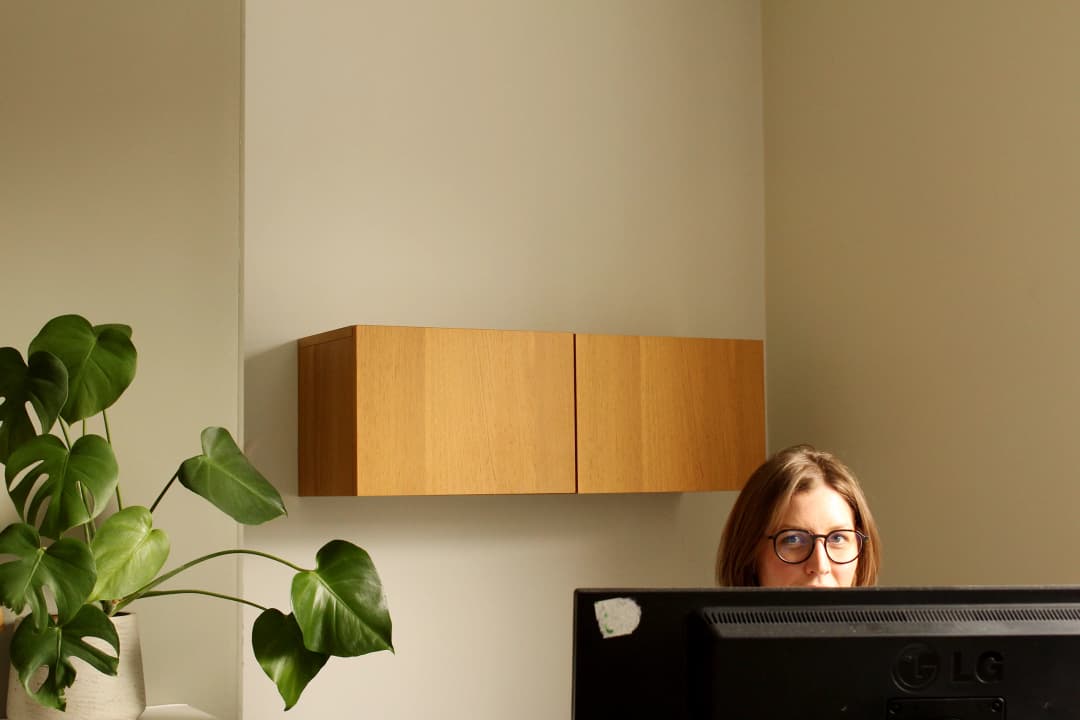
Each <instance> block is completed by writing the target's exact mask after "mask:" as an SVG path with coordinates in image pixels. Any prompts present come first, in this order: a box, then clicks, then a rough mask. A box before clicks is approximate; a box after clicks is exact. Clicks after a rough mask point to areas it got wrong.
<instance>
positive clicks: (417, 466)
mask: <svg viewBox="0 0 1080 720" xmlns="http://www.w3.org/2000/svg"><path fill="white" fill-rule="evenodd" d="M299 353H300V354H299V366H300V367H299V371H300V380H299V382H300V393H301V398H300V418H299V422H300V454H299V458H300V483H299V484H300V494H301V495H356V494H359V495H445V494H510V493H569V492H574V471H575V467H574V462H575V448H574V397H573V377H574V370H573V362H574V359H573V336H572V335H571V334H569V333H540V332H525V331H508V330H469V329H444V328H412V327H391V326H374V325H359V326H354V327H352V328H343V329H341V330H339V331H331V332H330V333H322V334H321V335H319V336H313V337H312V338H305V339H304V340H301V341H300V343H299ZM305 396H306V398H307V399H306V400H305Z"/></svg>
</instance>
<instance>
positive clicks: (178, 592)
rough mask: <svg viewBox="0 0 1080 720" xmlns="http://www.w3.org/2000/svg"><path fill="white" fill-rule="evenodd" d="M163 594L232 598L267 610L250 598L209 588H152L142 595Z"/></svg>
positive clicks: (157, 595)
mask: <svg viewBox="0 0 1080 720" xmlns="http://www.w3.org/2000/svg"><path fill="white" fill-rule="evenodd" d="M162 595H209V596H210V597H216V598H221V599H222V600H232V601H233V602H238V603H243V604H244V605H250V606H251V607H253V608H256V609H257V610H263V611H266V608H265V607H263V606H262V605H260V604H258V603H255V602H252V601H250V600H245V599H244V598H240V597H234V596H232V595H223V594H221V593H216V592H210V591H209V590H187V589H185V590H151V591H149V592H147V593H144V594H143V595H142V597H144V598H148V597H161V596H162Z"/></svg>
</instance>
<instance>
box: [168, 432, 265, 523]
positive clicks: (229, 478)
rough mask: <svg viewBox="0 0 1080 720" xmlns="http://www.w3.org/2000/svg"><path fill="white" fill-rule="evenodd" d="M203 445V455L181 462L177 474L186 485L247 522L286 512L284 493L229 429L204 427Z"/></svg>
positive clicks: (255, 521) (241, 520) (262, 520)
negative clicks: (280, 491)
mask: <svg viewBox="0 0 1080 720" xmlns="http://www.w3.org/2000/svg"><path fill="white" fill-rule="evenodd" d="M202 448H203V454H202V455H196V456H195V457H192V458H188V459H187V460H185V461H184V462H183V463H182V464H181V465H180V470H179V471H178V475H179V478H180V483H181V484H182V485H183V486H184V487H186V488H187V489H189V490H191V491H192V492H194V493H197V494H199V495H201V496H202V497H204V498H206V499H207V500H209V501H210V502H212V503H213V504H214V505H216V506H217V508H218V509H219V510H221V511H222V512H224V513H226V514H227V515H228V516H229V517H231V518H232V519H233V520H236V521H237V522H241V523H244V524H245V525H258V524H259V523H263V522H266V521H267V520H273V519H274V518H276V517H281V516H282V515H284V514H285V503H283V502H282V500H281V494H280V493H278V491H277V490H276V489H275V488H274V486H273V485H271V484H270V483H269V482H268V481H267V479H266V478H264V477H263V476H262V473H260V472H259V471H258V470H256V469H255V466H254V465H252V464H251V463H250V462H249V461H248V459H247V458H246V457H244V453H242V452H241V451H240V448H239V447H237V446H236V442H235V441H234V440H233V439H232V435H230V434H229V431H228V430H225V429H224V428H219V427H208V428H206V429H205V430H203V431H202Z"/></svg>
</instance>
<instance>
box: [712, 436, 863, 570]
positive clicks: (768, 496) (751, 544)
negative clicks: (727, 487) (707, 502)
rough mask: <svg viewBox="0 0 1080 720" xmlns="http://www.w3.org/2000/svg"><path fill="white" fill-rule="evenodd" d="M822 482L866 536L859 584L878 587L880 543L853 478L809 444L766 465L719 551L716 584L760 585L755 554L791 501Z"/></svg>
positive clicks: (732, 517)
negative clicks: (844, 504)
mask: <svg viewBox="0 0 1080 720" xmlns="http://www.w3.org/2000/svg"><path fill="white" fill-rule="evenodd" d="M818 483H824V484H826V485H828V486H829V487H830V488H832V489H833V490H835V491H836V492H838V493H840V495H842V496H843V498H844V499H845V500H847V503H848V505H850V506H851V510H852V512H853V513H854V515H855V529H856V530H858V531H860V532H861V533H863V534H864V535H866V536H867V540H866V546H865V547H864V548H863V554H862V555H861V556H860V557H859V564H858V567H857V568H856V569H855V585H874V584H876V583H877V575H878V568H879V567H880V565H881V540H880V538H879V537H878V530H877V525H876V524H875V523H874V517H873V515H871V514H870V506H869V505H868V504H867V502H866V497H865V496H864V495H863V491H862V488H861V487H860V486H859V481H858V480H857V479H856V478H855V474H854V473H852V472H851V470H850V469H848V467H847V466H846V465H844V463H842V462H840V460H839V459H837V458H836V456H834V455H832V454H831V453H827V452H824V451H821V450H816V449H814V448H813V447H811V446H810V445H794V446H792V447H789V448H786V449H784V450H781V451H780V452H778V453H776V454H775V455H773V456H772V457H771V458H769V459H768V460H766V461H765V462H764V463H763V464H762V465H761V466H760V467H759V468H758V469H757V470H755V471H754V474H753V475H751V476H750V479H749V480H747V481H746V485H745V486H744V487H743V489H742V492H740V493H739V497H738V498H737V499H736V500H735V506H734V507H732V508H731V513H730V514H729V515H728V519H727V523H725V525H724V532H723V535H722V536H721V538H720V547H719V548H718V549H717V551H716V581H717V582H718V583H719V584H721V585H726V586H733V587H735V586H745V585H758V584H759V582H758V575H757V549H758V547H759V543H760V542H761V539H762V538H763V537H765V536H766V535H768V534H769V532H770V531H771V530H773V529H775V528H773V525H775V523H777V522H779V519H780V517H781V515H783V513H784V511H785V510H786V509H787V506H788V503H789V502H790V501H791V496H792V495H794V494H795V493H798V492H802V491H804V490H809V489H810V488H812V487H814V486H816V485H817V484H818Z"/></svg>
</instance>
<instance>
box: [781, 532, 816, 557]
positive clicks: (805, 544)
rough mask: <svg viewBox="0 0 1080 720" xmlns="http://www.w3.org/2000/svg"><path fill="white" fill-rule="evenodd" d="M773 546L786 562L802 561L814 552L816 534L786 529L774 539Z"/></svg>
mask: <svg viewBox="0 0 1080 720" xmlns="http://www.w3.org/2000/svg"><path fill="white" fill-rule="evenodd" d="M773 547H774V548H776V554H777V555H778V556H779V557H780V559H781V560H783V561H784V562H788V563H800V562H802V561H803V560H805V559H806V558H808V557H810V554H811V553H813V552H814V536H813V535H811V534H810V533H808V532H805V531H803V530H785V531H783V532H782V533H778V534H777V535H776V537H775V538H774V539H773Z"/></svg>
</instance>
